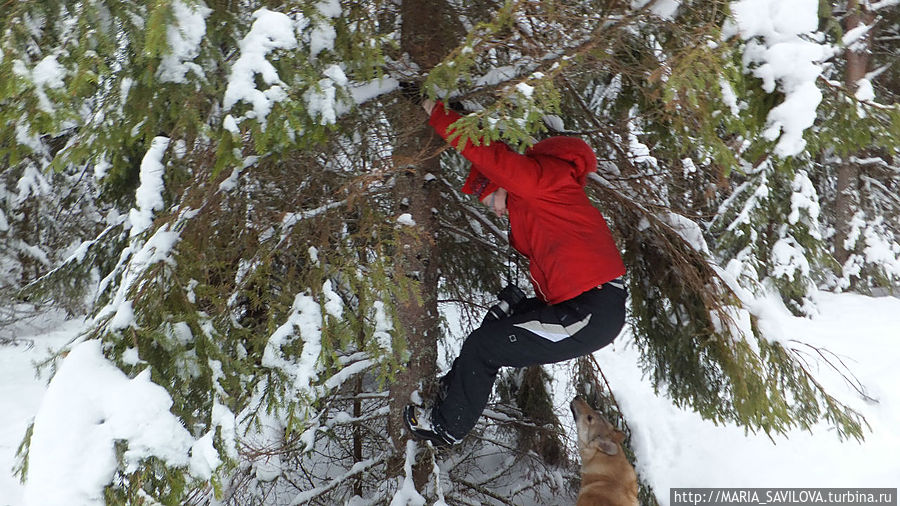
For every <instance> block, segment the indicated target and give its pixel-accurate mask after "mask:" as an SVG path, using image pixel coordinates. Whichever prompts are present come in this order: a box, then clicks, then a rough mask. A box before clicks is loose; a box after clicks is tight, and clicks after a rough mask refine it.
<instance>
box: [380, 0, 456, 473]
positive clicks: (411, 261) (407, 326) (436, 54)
mask: <svg viewBox="0 0 900 506" xmlns="http://www.w3.org/2000/svg"><path fill="white" fill-rule="evenodd" d="M401 16H402V22H401V23H402V24H401V49H402V50H403V51H404V52H406V53H407V54H409V56H410V58H411V59H412V61H413V62H415V63H416V64H417V65H419V66H420V67H421V68H423V69H430V68H432V67H433V66H434V65H435V64H437V63H438V62H440V61H441V59H442V58H443V57H444V56H445V55H446V54H447V53H448V52H449V51H450V49H451V48H453V47H454V46H455V45H456V44H457V41H458V40H459V39H458V38H459V31H458V28H457V27H458V26H459V22H458V20H456V19H454V18H453V13H452V9H451V8H450V7H449V5H448V4H447V3H446V2H444V1H443V0H427V1H419V2H414V1H411V0H405V1H404V2H403V5H402V8H401ZM403 109H406V110H404V111H402V113H401V114H400V116H401V117H400V118H397V119H396V120H395V122H394V126H395V130H396V131H397V132H400V134H401V137H400V138H399V139H397V141H396V142H397V143H396V147H395V150H394V164H395V170H397V176H396V183H395V190H394V191H395V198H396V201H397V202H398V203H399V204H398V209H397V214H398V215H400V214H401V213H408V214H409V215H410V216H411V217H412V221H413V222H414V223H415V224H414V225H412V226H405V225H399V226H398V232H397V243H396V245H397V252H396V255H397V256H396V260H397V262H396V265H397V269H398V271H399V272H397V275H398V276H404V277H406V278H407V280H409V281H412V282H413V285H414V288H413V289H410V290H409V291H408V293H406V294H405V297H402V298H401V300H399V301H398V302H399V308H398V309H399V314H398V317H399V322H398V323H399V327H400V328H401V329H402V331H403V333H404V335H405V337H406V342H407V347H408V348H407V350H408V352H409V362H408V364H407V367H406V369H405V370H403V371H401V372H400V373H399V374H398V375H397V377H396V378H395V379H394V381H393V383H392V384H391V388H390V408H391V409H390V416H389V418H388V431H389V433H390V437H391V440H392V441H393V442H394V444H395V445H396V448H397V450H398V454H399V455H402V454H403V448H404V445H405V441H406V440H407V438H408V434H407V433H406V430H405V428H404V427H403V420H402V412H403V408H404V406H405V405H406V404H407V403H409V402H410V396H411V394H412V393H413V392H414V391H416V390H420V391H423V393H425V394H429V393H431V391H432V390H433V385H434V380H435V379H436V378H435V376H436V374H437V343H438V340H439V338H440V325H439V324H440V318H439V315H438V308H437V289H438V277H439V266H438V265H437V262H436V261H434V259H436V258H437V256H438V255H437V252H436V247H437V242H436V240H435V238H436V235H437V232H438V222H437V215H436V213H435V212H433V211H432V209H440V191H439V189H438V185H437V184H436V183H437V182H436V181H435V180H433V178H429V177H428V175H429V174H434V175H437V174H439V171H440V160H439V158H438V157H437V156H434V154H435V153H436V150H437V149H438V147H440V146H442V145H443V140H442V139H441V138H440V137H439V136H437V134H435V133H434V131H433V130H432V129H431V128H430V127H429V126H428V124H427V117H426V115H425V112H424V111H423V110H422V109H421V108H420V107H419V106H418V105H416V104H413V103H412V102H410V103H408V104H407V105H406V106H405V107H403ZM410 125H412V126H410ZM419 467H421V468H422V469H417V470H416V473H415V477H414V478H415V481H416V485H417V487H419V488H421V486H422V485H423V484H424V481H425V480H426V479H427V476H428V474H429V473H430V469H425V467H427V466H419Z"/></svg>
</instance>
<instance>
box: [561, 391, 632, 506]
mask: <svg viewBox="0 0 900 506" xmlns="http://www.w3.org/2000/svg"><path fill="white" fill-rule="evenodd" d="M570 406H571V408H572V415H573V416H574V417H575V427H576V428H577V429H578V451H579V453H581V490H580V491H579V492H578V501H577V502H576V503H575V506H638V499H637V494H638V485H637V474H635V472H634V467H632V466H631V464H630V463H629V462H628V459H627V458H626V457H625V452H624V451H623V450H622V441H624V440H625V434H624V433H622V432H621V431H618V430H616V428H615V427H613V425H612V424H611V423H609V422H608V421H607V420H606V419H605V418H603V417H602V416H600V414H598V413H597V412H596V411H594V410H593V409H591V407H590V406H589V405H588V403H586V402H584V401H583V400H581V399H580V398H578V397H576V398H575V399H574V400H573V401H572V404H571V405H570Z"/></svg>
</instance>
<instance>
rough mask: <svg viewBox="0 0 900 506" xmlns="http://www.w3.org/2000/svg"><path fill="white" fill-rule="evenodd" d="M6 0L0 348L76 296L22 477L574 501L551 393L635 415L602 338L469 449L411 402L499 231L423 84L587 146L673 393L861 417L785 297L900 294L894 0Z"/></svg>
mask: <svg viewBox="0 0 900 506" xmlns="http://www.w3.org/2000/svg"><path fill="white" fill-rule="evenodd" d="M0 7H2V8H0V122H2V124H3V125H4V128H3V129H2V131H0V169H2V173H0V179H2V184H0V345H2V346H16V345H21V343H18V342H17V335H16V331H15V329H17V328H18V327H17V325H19V324H20V323H21V322H23V321H27V320H28V319H34V318H35V317H42V316H41V315H46V314H48V312H49V311H64V312H65V313H66V315H67V318H68V319H69V320H79V321H83V325H81V326H79V328H78V329H79V330H78V332H74V333H73V336H74V340H72V341H71V342H69V343H68V344H66V345H65V346H63V347H62V348H61V349H60V350H59V353H58V354H57V355H56V356H55V357H53V358H51V359H50V360H48V361H47V362H45V363H43V364H41V367H42V371H43V373H44V375H45V377H47V378H53V379H52V382H51V383H50V388H49V390H48V392H47V395H46V396H45V398H44V401H43V404H42V406H41V408H40V411H39V413H38V416H37V417H36V418H35V421H34V423H33V424H32V425H31V426H30V428H29V429H28V431H27V433H25V434H23V435H22V436H23V437H24V440H23V443H22V446H21V448H20V452H19V459H18V463H17V469H18V470H17V472H18V473H19V474H20V476H21V477H23V478H24V479H25V480H26V487H25V500H26V501H30V503H32V504H96V503H104V502H105V503H107V504H157V503H162V504H241V505H243V504H267V505H268V504H304V503H311V504H343V503H349V504H354V505H362V504H388V503H390V504H423V503H425V502H428V503H439V504H440V503H448V504H462V503H471V504H478V503H479V502H482V503H487V504H523V503H525V502H526V501H531V502H533V503H535V504H544V503H546V504H549V503H555V501H558V500H560V498H563V497H571V498H574V494H575V491H577V485H578V470H577V464H578V462H577V461H578V458H577V454H575V453H574V451H573V446H572V443H571V439H570V437H569V436H568V435H567V431H566V429H565V427H564V424H563V423H562V422H561V420H560V416H562V415H564V413H562V412H560V410H559V409H554V408H555V407H557V406H559V399H555V398H554V397H555V396H558V394H557V392H563V393H564V394H565V395H569V396H570V395H574V393H575V392H578V393H580V394H581V395H583V396H585V397H586V398H588V399H589V400H590V402H591V403H592V404H594V405H600V406H603V408H604V410H605V411H606V412H607V413H608V414H609V416H610V418H611V419H613V420H616V422H617V423H618V424H619V425H620V426H622V427H623V428H627V427H628V420H627V419H626V418H625V417H624V416H623V415H624V414H623V412H622V410H620V409H619V405H618V404H619V403H618V402H616V399H615V396H614V395H613V393H612V391H611V390H610V388H609V387H608V384H607V383H606V381H604V376H603V374H602V371H601V370H600V368H599V366H598V363H597V362H596V360H595V359H594V358H592V357H586V358H584V359H581V360H578V361H574V362H573V363H572V364H569V365H568V366H567V367H568V371H569V373H568V374H562V375H560V374H558V373H554V374H551V373H550V372H548V371H549V368H539V367H536V368H529V369H526V370H522V371H512V370H511V371H506V372H504V373H503V377H502V379H501V381H500V382H499V383H498V387H497V392H496V395H495V399H494V402H492V404H491V407H490V410H489V411H488V412H487V416H485V417H483V419H482V422H483V423H482V424H481V425H479V427H478V428H477V429H476V431H475V432H476V433H475V434H474V435H473V436H471V437H469V438H467V439H466V440H465V442H464V443H463V444H462V445H461V446H460V447H457V448H454V449H452V450H450V451H442V452H437V453H436V452H434V451H433V450H432V449H431V448H427V447H424V446H423V445H421V444H416V443H414V442H411V441H408V440H407V435H406V434H405V433H404V431H403V430H402V429H401V426H400V420H399V417H398V415H399V407H400V406H402V405H404V404H406V403H407V402H408V401H409V400H410V399H411V398H413V397H414V396H416V395H427V394H428V393H430V392H431V391H432V390H433V388H434V383H433V380H434V378H435V377H436V376H437V375H438V374H439V371H440V369H441V368H444V367H446V366H447V357H448V356H452V353H453V350H455V349H458V347H459V339H460V336H461V335H462V334H464V331H465V329H468V328H471V327H472V325H475V324H476V322H477V321H478V320H479V319H480V317H481V314H482V312H483V309H484V307H486V306H487V305H489V304H490V303H491V300H492V298H493V295H492V294H493V293H495V292H496V291H497V290H498V289H499V288H500V285H501V282H502V279H503V274H504V272H505V270H506V267H505V262H506V258H507V242H506V232H505V230H506V226H505V224H504V223H503V222H502V220H500V219H498V218H496V217H494V216H492V215H489V214H488V213H487V212H486V210H485V209H484V208H483V207H479V205H478V204H477V202H474V201H473V200H470V199H468V198H466V197H465V196H463V195H461V194H459V193H458V191H457V188H459V187H460V186H461V183H462V181H463V180H464V178H465V176H466V174H467V166H466V163H465V162H464V160H462V159H461V157H459V156H458V155H457V154H455V153H454V152H453V151H452V149H447V148H446V146H445V145H444V144H443V142H442V141H441V140H440V139H439V138H438V137H436V136H435V135H434V134H433V133H432V132H431V131H430V128H429V127H428V126H427V125H426V123H425V121H426V117H425V116H424V114H423V112H422V111H421V109H420V108H419V107H418V106H417V105H416V104H415V102H414V101H411V100H409V98H407V97H405V96H404V95H403V94H402V93H401V91H400V89H399V82H400V81H413V82H416V83H418V84H420V85H421V89H422V90H424V93H425V94H427V96H429V97H432V98H441V99H446V100H452V101H453V102H454V103H457V104H458V107H462V108H464V109H465V110H466V111H468V112H469V113H470V114H468V115H467V116H465V117H464V119H463V120H461V121H460V122H459V124H458V132H460V134H461V135H462V136H463V137H470V138H484V139H486V140H488V141H498V140H502V141H505V142H507V143H510V144H511V145H514V146H517V147H519V148H524V147H525V146H527V145H528V144H529V143H530V142H533V139H534V138H540V137H542V136H545V135H555V134H568V135H579V136H581V137H582V138H584V139H585V140H586V141H588V142H589V143H590V144H591V145H592V146H593V147H594V149H595V150H596V152H597V155H598V158H599V160H600V169H599V171H598V173H597V174H596V175H595V176H594V177H592V178H591V180H590V181H589V185H588V189H587V190H588V192H589V194H590V195H591V197H592V198H593V199H594V200H595V202H596V204H597V207H598V208H599V209H601V210H602V211H603V213H604V215H605V216H606V218H607V220H608V221H609V222H610V225H611V228H612V229H613V232H614V234H615V235H616V239H617V241H618V244H619V246H620V248H621V250H622V252H623V255H624V258H625V260H626V266H627V268H628V271H629V272H628V276H627V283H628V287H629V291H630V295H631V298H630V305H629V331H630V332H631V333H633V339H634V349H635V350H637V353H636V360H635V363H634V368H635V369H639V370H641V371H642V372H643V374H644V375H645V376H646V377H647V378H648V379H649V380H650V381H651V382H652V384H653V385H654V388H656V389H658V391H659V392H660V394H662V395H664V396H666V397H667V398H668V400H669V402H671V403H672V404H674V405H676V406H678V407H682V408H687V409H690V410H693V411H696V412H697V413H699V414H700V415H701V416H702V417H703V418H706V419H709V420H712V421H714V422H716V423H720V424H721V423H731V424H736V425H737V426H740V427H744V428H746V429H747V430H749V431H752V432H757V433H762V434H770V435H772V436H773V437H776V436H777V435H779V434H784V433H787V432H789V431H793V430H796V429H801V430H802V429H810V428H812V427H813V426H814V425H816V424H820V423H825V424H828V425H830V426H831V427H832V429H833V433H834V437H835V438H838V439H859V438H862V437H864V436H865V434H866V433H867V431H868V428H869V424H868V423H867V421H866V420H865V418H864V417H863V416H862V414H861V413H860V411H859V410H857V409H855V408H854V407H851V406H848V405H846V404H844V403H842V402H841V401H840V400H838V398H836V397H835V396H833V395H832V394H831V393H830V392H829V390H828V389H827V388H826V387H825V386H824V385H825V383H823V382H822V381H819V380H818V376H817V372H816V371H820V370H822V369H823V368H824V369H831V370H832V371H835V372H837V374H838V375H839V376H842V377H844V378H845V379H847V380H848V381H850V382H853V380H854V378H853V373H852V371H850V370H848V368H847V367H846V365H845V364H843V363H842V362H841V360H840V358H839V357H838V356H836V355H833V354H830V353H829V352H828V351H827V350H825V349H822V348H817V347H814V346H811V345H808V344H803V343H799V342H798V341H796V340H792V339H791V337H792V336H790V335H784V334H783V333H781V332H778V331H775V330H774V329H772V328H770V327H767V325H765V324H761V322H763V323H764V322H765V321H766V318H765V316H766V315H765V313H766V312H767V311H771V308H772V307H773V304H775V302H773V301H777V303H778V304H782V305H783V307H785V308H787V309H788V310H789V311H790V312H791V313H793V314H794V315H795V316H798V317H803V318H811V317H815V316H816V315H818V314H820V306H821V304H820V300H819V299H820V294H821V293H823V292H826V291H827V292H857V293H860V294H869V295H872V294H874V295H891V294H896V290H897V289H898V288H900V197H898V195H900V152H898V148H900V106H898V104H897V94H898V92H900V69H898V67H897V65H896V64H895V63H896V60H897V53H898V50H897V48H898V41H900V2H898V0H881V1H870V0H849V1H846V2H836V1H827V0H822V1H818V0H790V1H787V0H785V1H782V0H739V1H724V0H722V1H719V0H710V1H677V0H651V1H649V2H648V1H646V0H633V1H619V0H594V1H565V2H563V1H555V0H548V1H540V2H539V1H527V0H509V1H505V2H504V1H495V0H472V1H465V2H463V1H451V0H421V1H418V2H411V1H405V2H397V1H378V0H374V1H344V2H339V1H338V0H323V1H320V2H290V1H251V0H246V1H233V0H221V1H214V0H209V1H208V2H203V1H200V0H197V1H194V0H159V1H155V2H120V1H93V0H79V1H68V0H53V1H43V2H22V1H18V2H17V1H6V2H3V3H0ZM517 261H519V262H521V261H522V259H517ZM519 271H522V269H521V268H520V269H519ZM518 283H519V285H520V286H522V287H523V288H525V287H526V286H528V282H527V280H526V279H524V277H523V276H519V278H518ZM454 329H456V330H455V331H454ZM460 329H461V330H460ZM813 363H814V364H815V367H814V366H813V365H812V364H813ZM557 372H558V370H557ZM559 382H563V383H564V385H563V386H560V385H559V384H558V383H559ZM64 455H68V456H69V457H68V460H67V459H66V458H65V457H64ZM79 459H80V460H79ZM65 464H73V467H78V473H79V474H78V479H77V480H76V482H75V483H74V484H73V483H72V482H71V479H70V478H71V473H69V474H66V472H61V468H63V467H64V465H65ZM64 471H71V469H68V470H64ZM667 493H668V491H657V492H656V495H657V497H660V498H661V497H662V495H663V494H667ZM548 501H549V502H548ZM655 501H656V499H655V498H654V491H653V490H652V489H651V488H649V487H646V486H645V487H644V488H643V489H642V502H643V503H644V504H653V503H654V502H655Z"/></svg>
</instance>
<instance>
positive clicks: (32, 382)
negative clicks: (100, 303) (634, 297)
mask: <svg viewBox="0 0 900 506" xmlns="http://www.w3.org/2000/svg"><path fill="white" fill-rule="evenodd" d="M770 306H771V309H769V310H768V311H766V312H765V316H764V318H763V321H761V323H762V324H764V325H765V326H766V328H767V331H770V332H778V333H779V334H780V335H781V336H782V338H783V339H785V340H788V339H795V340H797V341H800V342H803V343H808V344H810V345H813V346H817V347H824V348H827V349H828V350H830V351H831V352H833V353H834V354H836V356H837V357H840V359H841V360H842V361H843V363H844V364H846V365H847V367H849V369H850V370H851V371H852V373H853V374H854V375H855V376H856V378H858V379H859V381H860V383H861V384H862V385H863V386H864V387H865V394H866V395H865V397H868V398H870V399H866V398H865V397H864V396H862V395H860V394H858V393H857V392H856V391H855V390H854V389H853V388H851V387H850V386H849V385H847V384H846V382H845V381H844V380H843V379H842V377H841V376H840V375H837V374H833V373H832V372H831V371H830V369H829V368H827V367H822V368H821V369H820V371H819V373H820V378H821V379H822V381H823V382H824V384H825V385H826V386H827V387H828V388H829V389H830V391H831V393H832V394H833V395H835V396H836V397H838V398H839V399H840V400H841V401H843V402H845V403H846V404H848V405H849V406H851V407H853V408H855V409H857V410H859V411H860V412H862V413H863V414H864V415H865V416H866V418H867V420H868V423H869V424H870V426H871V429H872V431H871V432H870V433H869V434H868V435H867V438H866V441H865V442H863V443H861V444H860V443H857V442H855V441H849V442H840V441H839V440H838V438H837V436H836V435H835V434H834V432H833V431H831V430H829V429H828V428H827V427H825V426H822V427H821V428H819V429H817V430H816V431H815V433H813V434H809V433H805V432H792V433H790V434H789V435H788V436H787V437H776V438H775V443H774V444H773V442H772V441H770V440H769V438H768V437H767V436H765V435H763V434H759V435H753V434H750V435H747V434H745V433H744V430H743V429H740V428H737V427H734V426H715V425H713V424H712V423H710V422H706V421H703V420H701V419H700V417H699V416H698V415H696V414H694V413H691V412H688V411H684V410H681V409H678V408H676V407H674V406H673V405H672V403H671V402H669V401H668V400H667V399H665V398H663V397H657V396H656V395H654V394H653V391H652V389H651V387H650V385H649V383H648V382H647V381H646V380H645V379H643V378H642V375H641V372H640V369H639V368H638V367H637V351H636V350H635V349H634V347H633V346H632V345H631V344H630V341H631V340H630V336H629V335H628V334H625V335H623V336H620V337H619V339H618V340H617V341H616V343H615V344H614V345H613V346H611V347H609V348H607V349H604V350H601V351H600V352H598V353H597V355H596V356H597V359H598V361H599V362H600V364H601V365H602V366H603V369H604V372H605V374H606V376H607V378H608V379H609V381H610V384H611V385H612V388H613V390H614V394H615V395H616V398H617V400H618V402H619V404H620V405H621V406H622V409H623V410H624V411H625V412H626V415H627V417H628V420H629V423H630V425H631V428H632V430H633V431H634V444H635V451H636V453H637V457H638V468H639V471H640V472H641V474H642V475H643V476H644V477H645V479H647V480H648V481H649V482H650V484H651V485H652V486H653V487H654V489H655V490H656V492H657V495H658V496H659V499H660V501H661V503H662V504H663V505H667V504H668V499H669V496H668V494H669V489H670V488H672V487H880V488H895V487H900V457H898V455H900V367H898V366H897V356H898V351H900V299H898V298H893V297H882V298H871V297H863V296H859V295H853V294H841V295H834V294H828V293H820V294H819V305H818V307H819V309H820V314H819V316H816V317H815V318H812V319H802V318H795V317H793V316H791V315H790V314H788V313H787V312H786V311H783V310H781V309H779V308H778V305H777V304H771V305H770ZM80 328H81V322H79V321H64V320H62V319H61V318H59V317H58V316H51V317H47V318H43V319H41V320H40V321H39V322H32V323H30V324H29V325H28V326H23V327H22V328H21V329H20V330H19V331H18V336H19V337H20V338H21V339H23V340H26V341H27V340H30V341H33V343H34V344H33V346H32V347H27V346H2V347H0V506H18V505H19V504H21V500H22V486H21V485H20V484H19V483H18V481H17V479H15V478H14V477H13V476H12V472H11V470H10V469H11V468H12V466H13V464H14V461H15V453H16V449H17V447H18V444H19V442H20V440H21V437H22V434H23V433H24V430H25V428H26V426H27V425H28V423H29V421H30V419H31V418H32V417H33V416H34V414H35V413H36V412H37V410H38V407H39V404H40V401H41V397H42V396H43V394H44V392H45V390H46V386H45V383H46V381H45V380H44V379H36V378H35V377H34V368H33V365H32V364H33V362H36V361H39V360H41V359H42V358H44V357H46V356H47V354H48V349H52V348H57V347H59V346H62V345H63V344H65V343H66V342H67V341H68V340H69V339H70V338H72V337H74V336H75V335H76V334H77V332H78V330H79V329H80ZM800 346H803V345H800ZM559 370H563V369H562V368H561V369H559ZM560 383H562V382H560ZM561 413H562V414H563V416H564V417H568V416H569V415H568V414H567V413H568V411H567V410H566V409H564V408H561ZM564 420H565V418H564ZM74 506H77V505H74Z"/></svg>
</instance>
